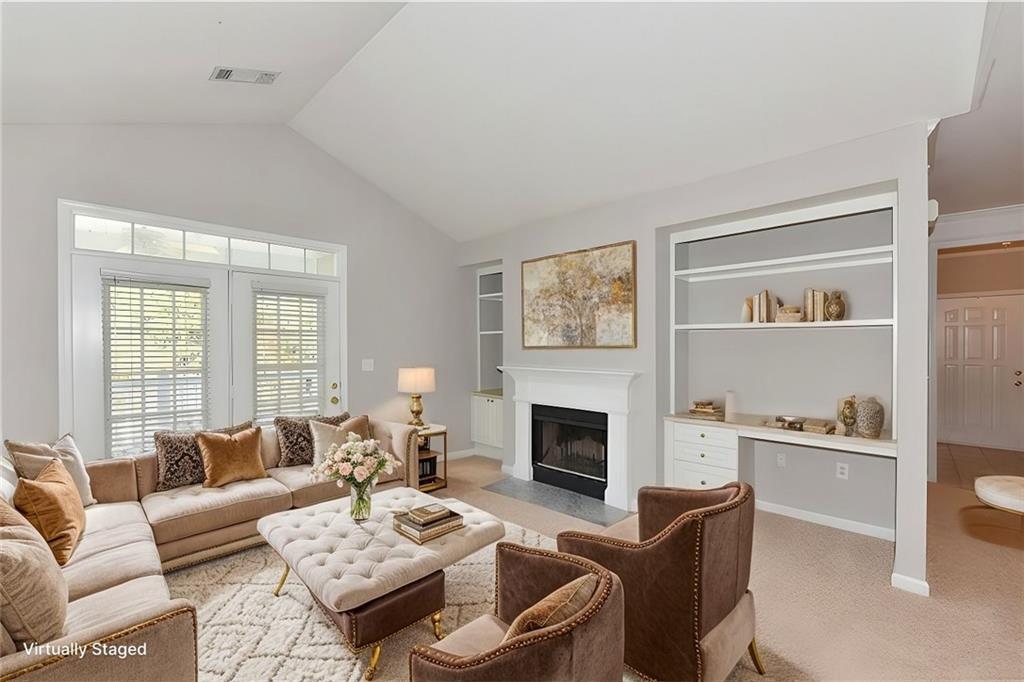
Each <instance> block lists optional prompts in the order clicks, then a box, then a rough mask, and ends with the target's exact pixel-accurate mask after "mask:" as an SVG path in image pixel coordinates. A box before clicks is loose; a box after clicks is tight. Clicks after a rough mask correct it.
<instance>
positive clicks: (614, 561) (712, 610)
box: [558, 483, 764, 680]
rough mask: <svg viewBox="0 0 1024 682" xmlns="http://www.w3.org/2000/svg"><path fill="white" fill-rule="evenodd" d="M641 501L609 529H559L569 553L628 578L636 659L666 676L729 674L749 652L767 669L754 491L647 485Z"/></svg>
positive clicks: (629, 630) (634, 663)
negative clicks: (755, 571) (758, 635)
mask: <svg viewBox="0 0 1024 682" xmlns="http://www.w3.org/2000/svg"><path fill="white" fill-rule="evenodd" d="M638 503H639V514H637V515H636V516H634V517H631V518H630V519H627V520H626V521H624V522H622V524H616V526H613V527H612V528H609V529H608V531H606V534H605V535H591V534H588V533H578V532H572V531H567V532H563V533H559V535H558V549H559V550H560V551H562V552H569V553H571V554H576V555H579V556H582V557H587V558H588V559H592V560H593V561H596V562H597V563H599V564H601V565H602V566H604V567H605V568H607V569H608V570H610V571H613V572H614V573H616V574H617V575H618V576H619V578H621V579H622V585H623V589H624V590H625V596H626V656H625V661H626V665H627V666H629V667H630V668H632V669H634V670H635V671H636V672H638V673H640V674H642V675H644V676H645V677H648V678H653V679H659V680H721V679H725V678H726V677H727V676H728V675H729V673H730V672H731V671H732V669H733V667H734V666H735V665H736V662H737V661H739V659H740V658H742V656H743V652H744V650H748V651H749V652H750V657H751V659H753V662H754V666H755V668H757V671H758V672H759V673H761V674H762V675H763V674H764V667H763V666H762V665H761V661H760V658H759V656H758V652H757V645H756V643H755V641H754V597H753V595H752V594H751V593H750V591H749V590H748V589H747V583H748V581H749V579H750V552H751V546H752V543H753V530H754V490H753V489H752V488H751V487H750V486H749V485H747V484H746V483H730V484H728V485H725V486H722V487H721V488H715V489H712V490H684V489H681V488H661V487H646V488H641V489H640V494H639V497H638Z"/></svg>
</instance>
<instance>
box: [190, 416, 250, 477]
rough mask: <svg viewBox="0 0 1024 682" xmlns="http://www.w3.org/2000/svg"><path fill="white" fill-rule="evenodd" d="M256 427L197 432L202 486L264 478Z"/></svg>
mask: <svg viewBox="0 0 1024 682" xmlns="http://www.w3.org/2000/svg"><path fill="white" fill-rule="evenodd" d="M260 431H261V429H260V427H258V426H255V427H253V428H251V429H246V430H245V431H239V432H238V433H205V432H201V433H197V434H196V443H197V444H198V445H199V452H201V453H202V455H203V470H204V471H205V472H206V478H205V479H204V480H203V487H204V488H220V487H222V486H225V485H227V484H228V483H234V482H235V481H251V480H253V479H256V478H266V477H267V470H266V469H264V468H263V460H262V459H260Z"/></svg>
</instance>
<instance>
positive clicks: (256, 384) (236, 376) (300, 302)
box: [231, 272, 347, 425]
mask: <svg viewBox="0 0 1024 682" xmlns="http://www.w3.org/2000/svg"><path fill="white" fill-rule="evenodd" d="M339 298H340V286H339V284H338V283H337V282H335V281H329V280H313V279H307V278H303V277H285V276H281V275H273V274H269V273H268V274H259V275H257V274H250V273H243V272H235V273H232V275H231V337H232V338H231V341H232V351H233V362H232V377H231V381H232V400H231V405H232V408H231V412H232V417H233V419H232V420H233V421H234V422H235V423H238V422H242V421H245V420H248V419H256V420H257V421H258V422H260V423H261V424H264V425H266V424H269V423H271V422H272V421H273V417H274V416H276V415H277V414H283V415H296V414H307V415H313V414H337V413H339V412H341V410H342V408H343V407H344V406H345V404H346V403H347V400H345V401H343V400H342V398H343V397H345V396H344V392H345V390H346V387H344V386H341V385H340V384H341V342H342V339H341V334H342V329H341V321H340V320H341V313H340V303H339ZM258 300H259V304H260V309H259V310H257V301H258ZM317 330H319V331H317Z"/></svg>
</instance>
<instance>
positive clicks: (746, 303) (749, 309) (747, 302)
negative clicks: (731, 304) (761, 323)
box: [740, 296, 754, 322]
mask: <svg viewBox="0 0 1024 682" xmlns="http://www.w3.org/2000/svg"><path fill="white" fill-rule="evenodd" d="M753 321H754V299H753V297H751V296H747V297H746V298H745V299H744V300H743V310H742V311H741V312H740V322H753Z"/></svg>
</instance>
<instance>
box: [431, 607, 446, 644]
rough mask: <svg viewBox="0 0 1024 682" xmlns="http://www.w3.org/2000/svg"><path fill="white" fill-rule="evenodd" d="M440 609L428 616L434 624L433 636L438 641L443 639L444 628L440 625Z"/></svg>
mask: <svg viewBox="0 0 1024 682" xmlns="http://www.w3.org/2000/svg"><path fill="white" fill-rule="evenodd" d="M441 613H442V612H441V611H438V612H437V613H435V614H434V615H432V616H431V617H430V622H431V623H433V624H434V637H437V639H438V641H440V640H442V639H444V628H442V627H441Z"/></svg>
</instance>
